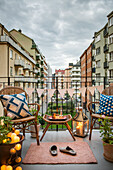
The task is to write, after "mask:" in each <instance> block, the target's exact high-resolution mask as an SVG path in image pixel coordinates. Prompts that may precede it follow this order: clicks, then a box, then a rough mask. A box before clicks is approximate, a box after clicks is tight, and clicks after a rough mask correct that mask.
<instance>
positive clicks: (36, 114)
mask: <svg viewBox="0 0 113 170" xmlns="http://www.w3.org/2000/svg"><path fill="white" fill-rule="evenodd" d="M28 105H37V106H38V109H37V111H36V113H34V114H33V115H35V116H36V117H37V116H38V112H39V110H40V105H39V104H38V103H28Z"/></svg>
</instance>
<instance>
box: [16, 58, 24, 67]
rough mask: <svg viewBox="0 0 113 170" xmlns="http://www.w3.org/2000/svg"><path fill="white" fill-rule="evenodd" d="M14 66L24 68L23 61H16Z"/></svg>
mask: <svg viewBox="0 0 113 170" xmlns="http://www.w3.org/2000/svg"><path fill="white" fill-rule="evenodd" d="M14 65H15V66H18V67H24V61H23V60H17V59H16V60H15V62H14Z"/></svg>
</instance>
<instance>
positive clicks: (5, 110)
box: [4, 107, 7, 116]
mask: <svg viewBox="0 0 113 170" xmlns="http://www.w3.org/2000/svg"><path fill="white" fill-rule="evenodd" d="M4 115H5V116H7V109H6V107H4Z"/></svg>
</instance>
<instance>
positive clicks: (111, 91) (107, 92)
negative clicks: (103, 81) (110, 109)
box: [102, 86, 113, 96]
mask: <svg viewBox="0 0 113 170" xmlns="http://www.w3.org/2000/svg"><path fill="white" fill-rule="evenodd" d="M102 94H105V95H108V96H110V95H113V86H109V87H106V88H105V89H104V90H103V91H102Z"/></svg>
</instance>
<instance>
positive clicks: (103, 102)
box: [96, 94, 113, 116]
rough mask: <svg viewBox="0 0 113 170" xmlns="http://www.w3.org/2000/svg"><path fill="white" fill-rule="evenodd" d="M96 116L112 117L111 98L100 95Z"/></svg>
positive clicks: (112, 98) (112, 97)
mask: <svg viewBox="0 0 113 170" xmlns="http://www.w3.org/2000/svg"><path fill="white" fill-rule="evenodd" d="M99 103H100V105H99V109H98V111H97V112H96V113H97V114H101V115H107V116H113V96H107V95H103V94H101V96H100V102H99Z"/></svg>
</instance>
